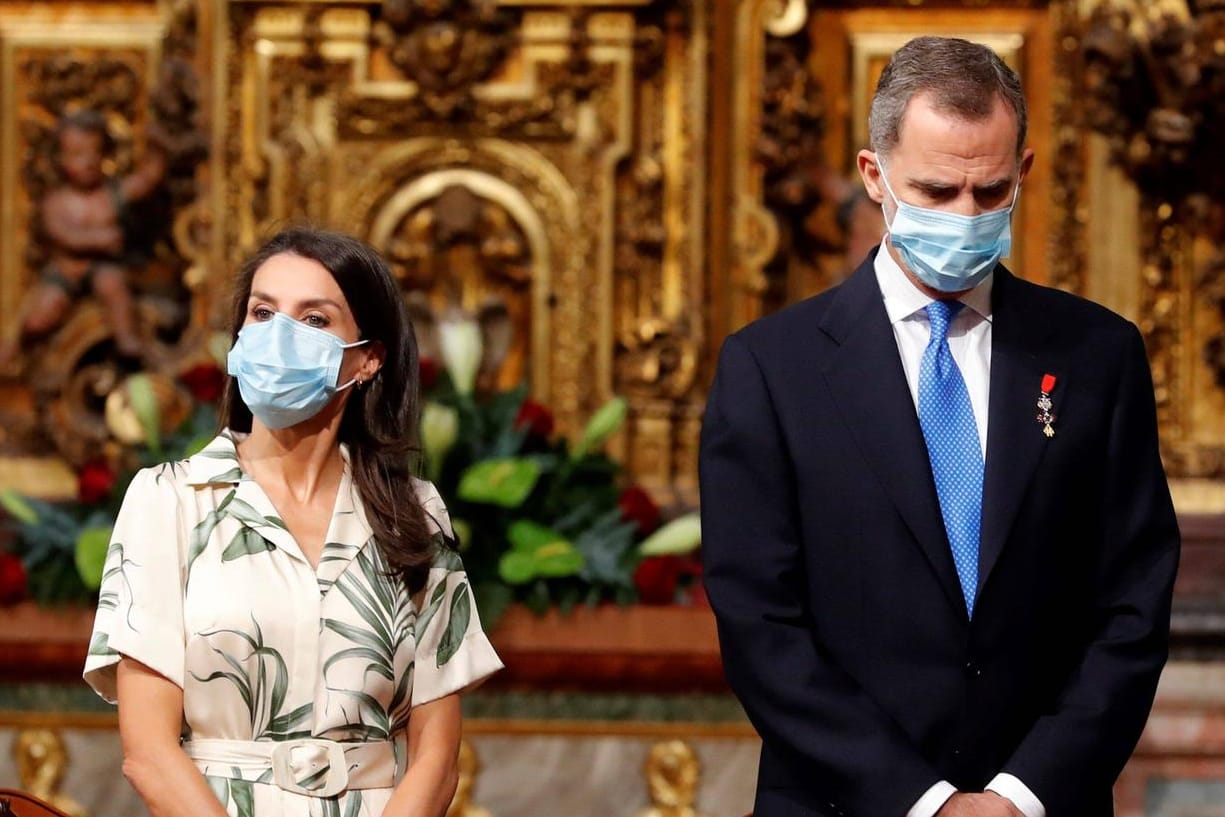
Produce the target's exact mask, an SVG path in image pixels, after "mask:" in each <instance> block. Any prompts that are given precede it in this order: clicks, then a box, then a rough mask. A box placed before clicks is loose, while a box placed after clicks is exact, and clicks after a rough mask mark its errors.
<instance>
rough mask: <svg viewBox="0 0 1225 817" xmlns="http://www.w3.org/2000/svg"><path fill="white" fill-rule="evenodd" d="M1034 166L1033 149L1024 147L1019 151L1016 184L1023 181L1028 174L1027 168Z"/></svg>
mask: <svg viewBox="0 0 1225 817" xmlns="http://www.w3.org/2000/svg"><path fill="white" fill-rule="evenodd" d="M1033 166H1034V149H1033V148H1025V150H1024V151H1023V152H1022V153H1021V169H1020V171H1019V172H1018V173H1017V184H1021V183H1023V182H1024V181H1025V177H1026V176H1028V175H1029V169H1030V168H1031V167H1033Z"/></svg>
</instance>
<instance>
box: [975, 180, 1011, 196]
mask: <svg viewBox="0 0 1225 817" xmlns="http://www.w3.org/2000/svg"><path fill="white" fill-rule="evenodd" d="M1010 187H1012V179H996V180H995V181H990V182H987V183H985V184H976V185H974V191H975V192H977V193H998V192H999V191H1000V190H1003V189H1005V188H1010Z"/></svg>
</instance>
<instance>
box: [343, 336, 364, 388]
mask: <svg viewBox="0 0 1225 817" xmlns="http://www.w3.org/2000/svg"><path fill="white" fill-rule="evenodd" d="M369 342H370V341H369V340H355V341H353V342H352V343H342V344H340V348H341V349H354V348H356V347H358V346H365V345H366V344H367V343H369ZM354 383H356V384H357V385H358V387H359V388H360V387H362V386H364V385H366V381H364V380H362V379H361V378H360V377H357V376H354V377H353V379H352V380H350V381H349V382H348V383H345V384H344V385H343V386H337V387H336V393H337V394H340V393H341V392H342V391H344V390H345V389H347V388H349V387H350V386H352V385H353V384H354Z"/></svg>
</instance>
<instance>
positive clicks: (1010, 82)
mask: <svg viewBox="0 0 1225 817" xmlns="http://www.w3.org/2000/svg"><path fill="white" fill-rule="evenodd" d="M919 94H929V95H930V96H931V99H932V104H933V106H934V107H935V109H936V110H937V111H940V112H941V113H950V114H954V115H956V116H959V117H962V118H964V119H968V120H970V121H977V120H981V119H985V118H986V117H988V116H990V115H991V111H992V110H993V109H994V107H995V100H996V98H997V97H1000V98H1002V99H1003V100H1004V103H1005V104H1007V105H1008V107H1010V108H1012V110H1013V112H1014V113H1015V114H1016V117H1017V154H1018V155H1020V153H1021V149H1022V148H1023V147H1024V146H1025V132H1026V129H1027V127H1028V116H1027V114H1026V110H1025V96H1024V94H1022V92H1021V78H1020V77H1018V76H1017V74H1016V72H1015V71H1013V70H1012V69H1011V68H1009V67H1008V66H1007V65H1005V64H1004V61H1003V60H1001V59H1000V58H999V55H997V54H996V53H995V52H994V51H992V50H991V49H990V48H987V47H986V46H985V45H979V44H977V43H972V42H969V41H967V40H959V39H956V38H953V37H916V38H915V39H913V40H911V41H910V42H908V43H906V45H904V46H902V47H901V48H899V49H898V50H897V51H896V52H894V54H893V57H892V58H891V59H890V60H889V64H888V65H886V66H885V70H884V71H883V72H881V75H880V81H879V82H877V83H876V93H875V95H873V97H872V110H871V112H870V113H869V114H868V138H869V140H870V141H871V146H872V150H874V151H876V152H877V153H882V154H885V155H886V156H887V155H888V154H889V151H890V150H892V149H893V147H894V145H896V144H897V142H898V133H899V131H900V130H901V127H902V116H903V114H905V113H906V106H907V105H909V104H910V100H912V99H913V98H914V97H916V96H918V95H919Z"/></svg>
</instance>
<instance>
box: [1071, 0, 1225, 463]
mask: <svg viewBox="0 0 1225 817" xmlns="http://www.w3.org/2000/svg"><path fill="white" fill-rule="evenodd" d="M1223 42H1225V2H1222V0H1199V2H1192V3H1190V4H1189V8H1188V9H1187V12H1186V13H1185V14H1175V13H1174V12H1173V11H1172V10H1170V8H1169V7H1165V9H1164V11H1161V12H1160V13H1157V10H1155V9H1149V8H1147V7H1145V6H1143V4H1140V5H1136V6H1134V7H1131V8H1129V7H1125V6H1120V5H1117V4H1102V5H1099V6H1097V7H1096V8H1095V9H1094V10H1093V11H1092V13H1091V14H1090V15H1089V17H1088V19H1087V21H1086V28H1085V34H1084V39H1083V49H1082V50H1083V58H1084V85H1085V90H1086V92H1087V100H1088V121H1089V123H1090V125H1091V126H1092V127H1093V128H1094V129H1095V130H1097V131H1099V132H1100V133H1102V134H1103V135H1104V136H1105V137H1106V138H1107V140H1108V142H1109V145H1110V155H1111V160H1112V162H1113V163H1114V164H1116V165H1117V166H1118V167H1120V168H1121V169H1122V170H1123V171H1124V172H1125V173H1126V174H1127V175H1128V177H1129V178H1131V179H1132V181H1134V182H1135V184H1136V186H1137V188H1138V189H1139V191H1140V194H1141V202H1142V211H1141V223H1142V227H1143V229H1142V235H1141V244H1142V252H1143V256H1144V268H1143V276H1144V285H1145V286H1144V290H1143V295H1142V313H1143V317H1142V319H1141V321H1140V327H1141V330H1142V331H1143V332H1144V335H1145V341H1146V343H1147V344H1148V349H1149V354H1150V356H1151V358H1152V360H1153V378H1154V385H1155V386H1156V393H1157V406H1158V412H1159V416H1160V419H1161V421H1162V424H1163V430H1165V431H1166V432H1167V433H1168V434H1169V435H1170V436H1171V437H1173V438H1175V439H1178V438H1181V437H1183V436H1184V435H1185V434H1186V433H1187V432H1188V430H1189V429H1188V428H1187V425H1188V419H1187V418H1188V415H1187V412H1186V409H1185V406H1183V405H1182V404H1183V403H1185V401H1184V400H1181V399H1180V398H1181V397H1182V396H1183V395H1184V389H1185V384H1186V383H1187V382H1188V381H1187V379H1186V377H1185V374H1184V372H1183V367H1182V366H1181V365H1180V352H1179V349H1180V347H1181V345H1182V344H1183V341H1184V335H1185V333H1186V332H1188V331H1190V326H1189V325H1188V324H1186V323H1185V321H1184V315H1183V312H1184V308H1183V306H1182V305H1181V304H1183V303H1185V301H1186V299H1187V298H1188V297H1190V296H1189V295H1188V294H1187V293H1188V291H1189V290H1190V289H1191V285H1190V284H1191V279H1192V278H1198V282H1197V283H1198V284H1199V289H1200V291H1202V293H1203V296H1204V297H1205V298H1206V299H1207V300H1208V302H1209V303H1210V304H1212V305H1213V306H1214V307H1215V309H1216V311H1217V312H1219V313H1220V317H1221V324H1220V329H1219V330H1218V332H1217V333H1216V334H1215V335H1214V336H1213V337H1210V338H1208V339H1207V341H1206V343H1205V345H1204V347H1203V349H1202V353H1201V354H1202V360H1204V361H1205V362H1206V363H1207V364H1208V366H1209V367H1210V368H1211V370H1212V372H1213V374H1214V377H1215V379H1216V381H1217V383H1218V384H1219V385H1222V386H1225V356H1223V355H1222V352H1221V350H1222V349H1223V348H1225V303H1222V299H1221V294H1220V293H1221V285H1220V280H1221V270H1222V269H1223V268H1225V215H1223V213H1222V206H1221V204H1220V202H1221V201H1222V200H1223V199H1225V154H1223V153H1222V152H1221V149H1220V146H1221V144H1222V143H1223V142H1225V48H1223V47H1222V43H1223ZM1195 238H1200V239H1206V240H1207V241H1208V243H1209V244H1210V245H1211V246H1212V247H1213V252H1212V255H1211V257H1210V258H1209V259H1208V261H1207V263H1206V264H1205V265H1204V266H1203V268H1202V269H1201V270H1200V272H1199V273H1198V275H1194V276H1193V275H1191V274H1190V273H1189V268H1190V266H1191V265H1192V263H1193V256H1192V254H1191V243H1192V241H1193V239H1195ZM1206 451H1207V449H1203V450H1201V451H1200V452H1199V455H1202V456H1195V457H1192V456H1190V455H1186V454H1178V455H1177V456H1173V455H1171V462H1172V463H1173V465H1172V468H1171V470H1172V471H1173V472H1174V473H1176V474H1180V475H1195V476H1207V475H1209V471H1211V468H1210V467H1209V465H1208V464H1207V459H1205V457H1206V456H1207V454H1206ZM1208 459H1211V458H1210V457H1209V458H1208ZM1219 465H1220V464H1219V463H1218V466H1217V467H1219ZM1206 467H1209V471H1205V468H1206Z"/></svg>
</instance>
